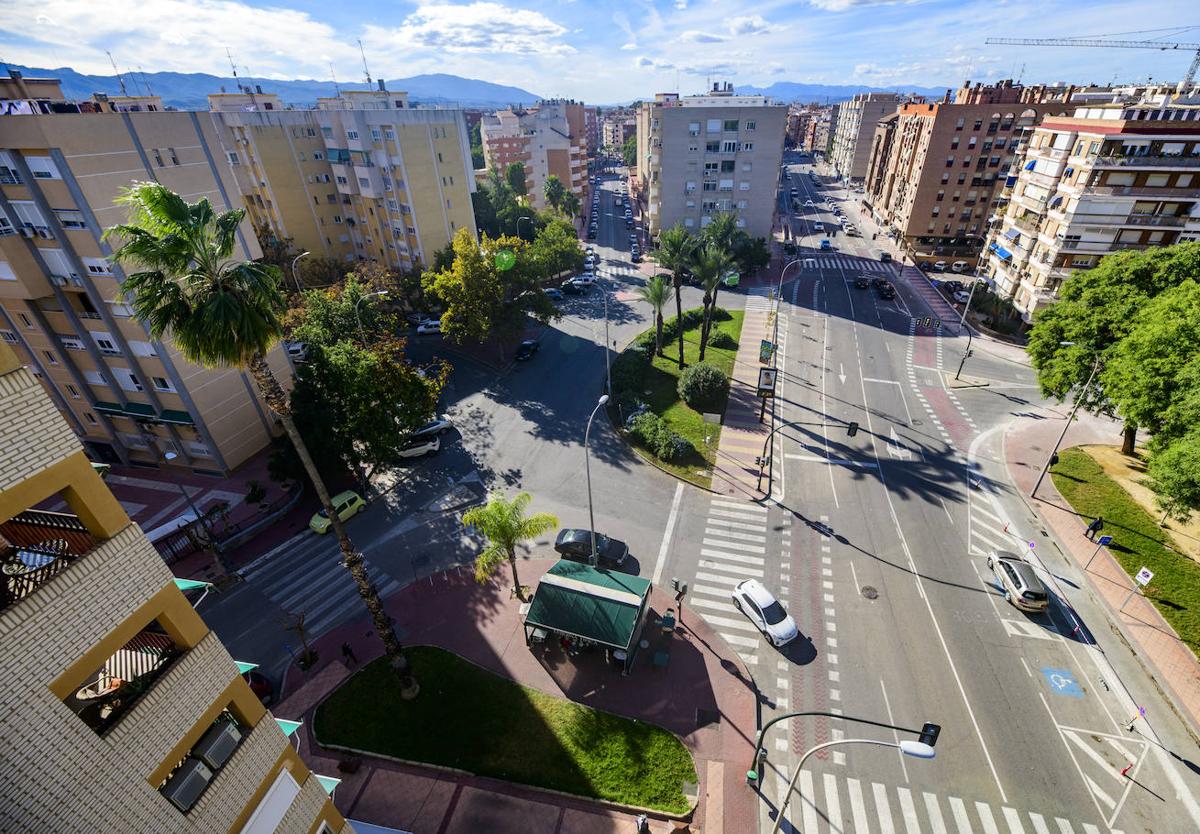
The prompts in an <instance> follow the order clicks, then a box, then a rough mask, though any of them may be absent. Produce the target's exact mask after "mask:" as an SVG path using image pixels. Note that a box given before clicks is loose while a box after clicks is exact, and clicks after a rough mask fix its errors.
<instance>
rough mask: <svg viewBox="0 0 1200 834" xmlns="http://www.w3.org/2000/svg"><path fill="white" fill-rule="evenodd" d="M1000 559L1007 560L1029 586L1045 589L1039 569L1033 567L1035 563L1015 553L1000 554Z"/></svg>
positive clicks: (1026, 585)
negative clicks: (1032, 563)
mask: <svg viewBox="0 0 1200 834" xmlns="http://www.w3.org/2000/svg"><path fill="white" fill-rule="evenodd" d="M1000 561H1001V562H1006V563H1007V564H1008V566H1009V567H1010V568H1012V569H1013V571H1014V572H1015V573H1016V574H1017V576H1019V577H1020V578H1021V582H1022V583H1024V585H1025V587H1027V588H1034V589H1044V588H1045V587H1046V586H1045V585H1044V584H1043V583H1042V580H1041V579H1040V578H1039V577H1038V575H1037V571H1035V570H1034V569H1033V565H1031V564H1029V563H1028V562H1026V561H1025V560H1024V559H1022V558H1020V557H1018V556H1015V555H1013V554H1008V553H1002V554H1000Z"/></svg>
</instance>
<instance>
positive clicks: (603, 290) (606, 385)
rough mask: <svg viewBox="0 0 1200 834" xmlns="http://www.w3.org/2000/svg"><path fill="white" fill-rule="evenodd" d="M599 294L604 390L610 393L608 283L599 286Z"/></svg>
mask: <svg viewBox="0 0 1200 834" xmlns="http://www.w3.org/2000/svg"><path fill="white" fill-rule="evenodd" d="M600 292H601V295H602V296H603V298H604V380H605V382H604V390H605V391H607V392H608V393H609V394H611V393H612V367H611V365H610V363H609V358H608V346H609V345H611V344H612V342H611V341H610V340H609V338H608V285H607V284H602V285H601V286H600Z"/></svg>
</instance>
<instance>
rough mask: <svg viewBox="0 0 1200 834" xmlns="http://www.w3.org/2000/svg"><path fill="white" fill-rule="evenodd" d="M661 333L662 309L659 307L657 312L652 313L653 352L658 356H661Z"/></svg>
mask: <svg viewBox="0 0 1200 834" xmlns="http://www.w3.org/2000/svg"><path fill="white" fill-rule="evenodd" d="M662 333H663V314H662V307H659V308H658V309H657V310H655V311H654V352H655V354H657V355H658V356H662V355H663V343H662Z"/></svg>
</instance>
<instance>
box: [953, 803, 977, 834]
mask: <svg viewBox="0 0 1200 834" xmlns="http://www.w3.org/2000/svg"><path fill="white" fill-rule="evenodd" d="M950 813H952V814H953V815H954V824H955V825H957V826H958V834H973V832H972V831H971V820H970V819H969V818H968V817H967V809H966V806H964V805H963V801H962V800H961V799H959V798H958V797H957V796H952V797H950Z"/></svg>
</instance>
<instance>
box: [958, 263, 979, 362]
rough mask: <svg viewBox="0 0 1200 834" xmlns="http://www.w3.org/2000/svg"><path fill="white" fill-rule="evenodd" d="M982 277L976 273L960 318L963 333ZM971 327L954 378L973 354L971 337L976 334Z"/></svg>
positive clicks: (960, 330)
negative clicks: (965, 347)
mask: <svg viewBox="0 0 1200 834" xmlns="http://www.w3.org/2000/svg"><path fill="white" fill-rule="evenodd" d="M981 280H982V279H981V278H980V277H979V276H978V275H976V276H975V277H974V280H972V281H971V294H970V295H968V296H967V303H966V304H964V305H963V311H962V316H961V317H960V318H959V320H958V330H959V332H960V333H961V332H962V329H963V325H964V324H966V321H967V311H968V310H970V309H971V299H973V298H974V297H975V290H976V289H978V287H979V282H980V281H981ZM974 335H975V334H974V332H972V330H971V328H970V327H968V328H967V349H966V350H964V351H963V355H962V360H961V361H960V362H959V363H958V370H957V371H955V372H954V378H955V379H958V375H959V374H961V373H962V369H963V365H965V364H966V363H967V357H968V356H970V355H971V337H972V336H974Z"/></svg>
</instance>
